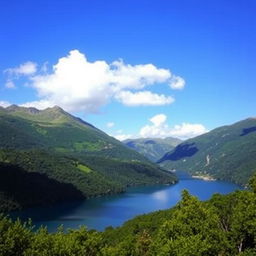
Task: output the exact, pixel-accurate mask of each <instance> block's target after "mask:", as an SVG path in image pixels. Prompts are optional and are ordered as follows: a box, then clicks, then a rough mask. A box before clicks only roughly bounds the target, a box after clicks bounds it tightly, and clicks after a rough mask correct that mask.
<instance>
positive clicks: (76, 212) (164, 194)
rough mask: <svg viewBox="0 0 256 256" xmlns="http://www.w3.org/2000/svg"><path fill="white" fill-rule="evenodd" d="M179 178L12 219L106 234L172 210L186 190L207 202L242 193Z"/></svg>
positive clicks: (230, 186)
mask: <svg viewBox="0 0 256 256" xmlns="http://www.w3.org/2000/svg"><path fill="white" fill-rule="evenodd" d="M178 176H179V179H180V180H179V182H178V183H177V184H175V185H170V186H169V185H168V186H167V185H155V186H144V187H133V188H129V189H128V190H127V191H126V192H125V193H123V194H118V195H111V196H104V197H100V198H93V199H89V200H86V201H79V202H72V203H64V204H59V205H56V206H54V207H44V208H32V209H27V210H23V211H19V212H14V213H12V214H11V217H13V218H16V217H19V218H21V219H22V220H27V219H28V218H31V219H32V221H33V224H34V225H35V227H36V228H37V227H39V226H41V225H44V226H47V227H48V230H49V232H54V231H56V230H57V227H58V226H60V225H63V227H64V228H65V229H66V228H73V229H75V228H78V227H79V226H81V225H86V226H87V227H88V228H89V229H97V230H104V229H105V228H106V227H108V226H113V227H117V226H120V225H122V224H123V223H124V222H125V221H127V220H129V219H131V218H133V217H135V216H137V215H140V214H144V213H149V212H152V211H157V210H162V209H168V208H171V207H172V206H174V205H175V204H176V203H177V202H178V201H179V200H180V199H181V192H182V190H184V189H187V190H188V191H189V192H190V193H191V194H192V195H195V196H197V197H198V198H199V199H200V200H207V199H209V198H210V197H211V196H212V195H213V194H214V193H220V194H227V193H230V192H232V191H235V190H238V189H242V188H241V187H239V186H238V185H235V184H233V183H228V182H224V181H205V180H200V179H193V178H191V177H189V176H188V175H183V174H179V175H178Z"/></svg>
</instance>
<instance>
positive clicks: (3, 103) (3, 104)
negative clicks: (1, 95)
mask: <svg viewBox="0 0 256 256" xmlns="http://www.w3.org/2000/svg"><path fill="white" fill-rule="evenodd" d="M10 105H11V103H9V102H8V101H3V100H2V101H1V100H0V106H1V107H4V108H6V107H8V106H10Z"/></svg>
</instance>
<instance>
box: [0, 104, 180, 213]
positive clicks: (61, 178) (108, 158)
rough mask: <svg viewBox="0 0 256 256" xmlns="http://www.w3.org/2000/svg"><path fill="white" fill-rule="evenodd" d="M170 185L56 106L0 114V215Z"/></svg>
mask: <svg viewBox="0 0 256 256" xmlns="http://www.w3.org/2000/svg"><path fill="white" fill-rule="evenodd" d="M175 180H176V178H175V177H174V176H173V175H171V174H169V173H167V172H165V171H163V170H161V169H160V168H159V167H158V166H157V165H154V164H152V163H150V162H149V161H148V160H147V159H146V158H144V157H143V156H142V155H140V154H139V153H137V152H135V151H134V150H131V149H129V148H127V147H125V146H124V145H123V144H122V143H121V142H119V141H118V140H116V139H114V138H112V137H110V136H108V135H107V134H105V133H104V132H102V131H100V130H99V129H97V128H95V127H94V126H93V125H91V124H89V123H86V122H84V121H83V120H81V119H79V118H77V117H74V116H72V115H70V114H69V113H67V112H65V111H64V110H63V109H61V108H59V107H57V106H56V107H53V108H47V109H45V110H42V111H40V110H37V109H35V108H24V107H18V106H16V105H12V106H10V107H7V108H0V211H1V209H2V210H4V209H5V210H9V209H14V208H22V207H26V206H33V205H47V204H51V203H55V202H58V201H63V200H67V199H70V200H71V199H75V198H88V197H92V196H96V195H103V194H111V193H116V192H120V191H123V190H125V188H126V187H127V186H131V185H139V184H152V183H170V182H174V181H175Z"/></svg>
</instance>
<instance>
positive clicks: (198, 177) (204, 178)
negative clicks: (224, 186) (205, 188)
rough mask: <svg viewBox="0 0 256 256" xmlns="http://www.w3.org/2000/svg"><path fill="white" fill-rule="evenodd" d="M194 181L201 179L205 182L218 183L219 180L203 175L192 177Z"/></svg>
mask: <svg viewBox="0 0 256 256" xmlns="http://www.w3.org/2000/svg"><path fill="white" fill-rule="evenodd" d="M192 178H193V179H200V180H205V181H216V180H217V179H215V178H213V177H210V176H203V175H192Z"/></svg>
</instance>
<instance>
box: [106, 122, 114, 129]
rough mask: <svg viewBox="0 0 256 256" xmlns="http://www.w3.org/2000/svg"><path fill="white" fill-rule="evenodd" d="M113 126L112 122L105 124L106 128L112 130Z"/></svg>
mask: <svg viewBox="0 0 256 256" xmlns="http://www.w3.org/2000/svg"><path fill="white" fill-rule="evenodd" d="M114 125H115V123H113V122H109V123H107V127H108V128H112V127H113V126H114Z"/></svg>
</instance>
